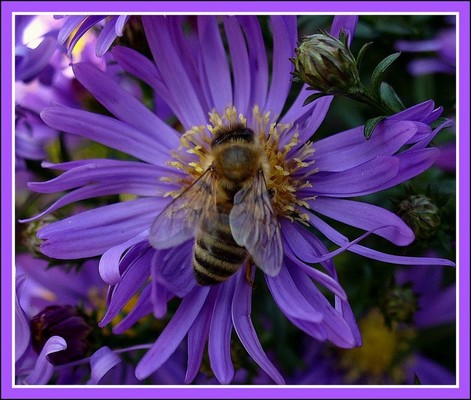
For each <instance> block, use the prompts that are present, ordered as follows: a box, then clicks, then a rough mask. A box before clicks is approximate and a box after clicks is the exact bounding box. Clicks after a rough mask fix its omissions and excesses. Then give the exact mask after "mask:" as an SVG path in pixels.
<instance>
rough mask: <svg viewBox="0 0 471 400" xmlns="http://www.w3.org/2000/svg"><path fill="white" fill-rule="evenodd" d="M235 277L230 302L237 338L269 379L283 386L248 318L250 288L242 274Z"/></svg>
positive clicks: (250, 307)
mask: <svg viewBox="0 0 471 400" xmlns="http://www.w3.org/2000/svg"><path fill="white" fill-rule="evenodd" d="M236 276H237V277H238V282H237V284H236V289H235V293H234V300H233V302H232V322H233V323H234V328H235V330H236V332H237V336H239V339H240V341H241V343H242V345H243V346H244V347H245V349H246V350H247V352H248V353H249V354H250V356H251V357H252V358H253V359H254V360H255V362H256V363H257V364H258V365H259V366H260V367H261V368H262V369H263V370H264V371H265V372H266V373H267V374H268V375H269V376H270V378H272V379H273V380H274V381H275V382H276V383H277V384H279V385H284V383H285V381H284V379H283V377H282V376H281V375H280V373H279V372H278V371H277V369H276V368H275V366H274V365H273V364H272V363H271V362H270V360H269V359H268V357H267V356H266V354H265V352H264V351H263V349H262V346H261V345H260V341H259V340H258V337H257V333H256V332H255V329H254V327H253V324H252V320H251V318H250V314H251V311H252V305H251V300H252V299H251V297H252V287H251V286H250V285H249V284H248V283H247V282H246V280H245V276H244V273H243V272H239V273H238V275H236Z"/></svg>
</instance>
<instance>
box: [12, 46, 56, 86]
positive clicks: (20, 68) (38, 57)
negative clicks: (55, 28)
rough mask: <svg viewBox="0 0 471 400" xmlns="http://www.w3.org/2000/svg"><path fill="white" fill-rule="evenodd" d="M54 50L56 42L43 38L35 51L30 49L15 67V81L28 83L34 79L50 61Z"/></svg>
mask: <svg viewBox="0 0 471 400" xmlns="http://www.w3.org/2000/svg"><path fill="white" fill-rule="evenodd" d="M55 50H56V41H55V39H54V38H52V37H47V38H45V39H44V40H43V41H42V42H41V43H40V44H39V45H38V47H36V48H35V49H30V51H28V54H27V55H26V56H25V57H23V58H22V59H21V61H20V63H19V64H18V65H17V66H16V67H15V80H16V81H28V80H30V79H32V78H35V77H36V76H37V75H38V74H39V73H40V72H41V71H42V70H43V69H44V68H45V67H46V66H47V65H48V64H49V62H50V61H51V57H52V55H53V54H54V52H55Z"/></svg>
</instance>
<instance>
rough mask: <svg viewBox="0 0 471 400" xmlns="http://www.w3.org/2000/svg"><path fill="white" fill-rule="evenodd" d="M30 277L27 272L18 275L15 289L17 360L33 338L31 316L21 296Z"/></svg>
mask: <svg viewBox="0 0 471 400" xmlns="http://www.w3.org/2000/svg"><path fill="white" fill-rule="evenodd" d="M27 279H28V277H27V276H26V275H25V274H21V275H18V276H17V277H16V291H15V362H16V361H18V360H19V359H20V358H21V356H22V355H23V354H24V353H25V351H26V349H27V348H28V346H29V343H30V340H31V331H30V325H29V318H28V317H27V315H26V313H25V312H24V310H23V308H22V307H21V305H20V300H19V299H20V297H21V292H22V290H23V287H24V285H25V283H26V281H27Z"/></svg>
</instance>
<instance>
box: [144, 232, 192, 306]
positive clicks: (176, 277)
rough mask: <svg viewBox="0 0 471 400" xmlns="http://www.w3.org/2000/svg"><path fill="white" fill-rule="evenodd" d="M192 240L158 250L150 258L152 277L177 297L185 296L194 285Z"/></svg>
mask: <svg viewBox="0 0 471 400" xmlns="http://www.w3.org/2000/svg"><path fill="white" fill-rule="evenodd" d="M193 245H194V240H189V241H187V242H186V243H184V244H182V245H180V246H176V247H173V248H171V249H168V250H158V251H156V252H155V256H154V258H153V259H152V267H151V270H152V279H156V280H157V281H158V282H159V283H160V284H161V285H162V286H164V287H165V288H166V289H167V290H169V291H170V292H172V293H174V294H176V295H177V296H178V297H184V296H186V295H187V294H188V293H189V292H190V290H192V289H193V287H194V286H195V285H196V280H195V277H194V273H193V262H192V249H193Z"/></svg>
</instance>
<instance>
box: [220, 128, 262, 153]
mask: <svg viewBox="0 0 471 400" xmlns="http://www.w3.org/2000/svg"><path fill="white" fill-rule="evenodd" d="M254 139H255V134H254V132H253V131H252V129H250V128H247V127H246V126H245V125H243V124H241V123H238V124H233V125H228V126H223V127H220V128H218V129H217V130H216V131H215V133H214V139H213V140H212V142H211V148H213V149H214V148H215V147H217V146H219V145H221V144H223V143H228V142H234V141H241V142H246V143H251V142H253V141H254Z"/></svg>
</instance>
